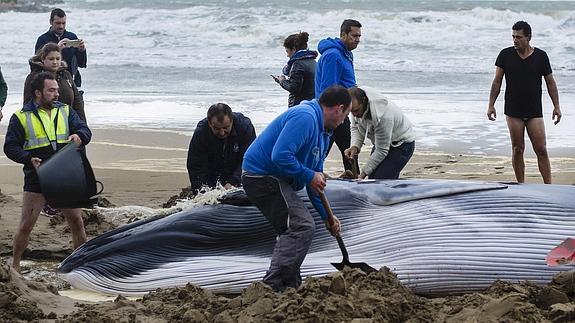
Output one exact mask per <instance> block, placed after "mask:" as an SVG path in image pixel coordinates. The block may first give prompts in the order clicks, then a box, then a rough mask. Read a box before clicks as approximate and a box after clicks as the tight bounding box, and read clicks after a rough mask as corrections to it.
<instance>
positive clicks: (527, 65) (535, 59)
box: [495, 47, 551, 118]
mask: <svg viewBox="0 0 575 323" xmlns="http://www.w3.org/2000/svg"><path fill="white" fill-rule="evenodd" d="M495 66H498V67H501V68H502V69H503V71H504V72H505V83H506V88H505V115H508V116H510V117H516V118H537V117H542V116H543V111H542V110H543V108H542V106H541V78H542V77H543V76H546V75H549V74H551V64H550V63H549V57H547V53H545V52H544V51H542V50H540V49H539V48H534V51H533V53H532V54H531V55H529V57H527V58H525V59H522V58H521V57H519V54H517V51H516V50H515V48H514V47H508V48H505V49H503V50H502V51H501V52H500V53H499V56H497V60H496V61H495Z"/></svg>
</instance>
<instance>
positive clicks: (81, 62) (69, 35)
mask: <svg viewBox="0 0 575 323" xmlns="http://www.w3.org/2000/svg"><path fill="white" fill-rule="evenodd" d="M47 43H56V44H58V46H60V48H61V49H62V59H63V60H64V61H65V62H66V64H68V71H69V72H70V74H71V75H72V77H73V78H74V83H76V86H77V87H78V88H80V87H81V86H82V77H81V76H80V72H79V71H78V68H86V64H87V62H88V56H87V54H86V46H85V45H84V41H83V40H82V39H78V36H76V34H74V33H73V32H70V31H67V30H66V13H65V12H64V10H62V9H59V8H56V9H54V10H52V12H51V13H50V29H49V30H48V31H47V32H46V33H44V34H42V35H40V37H38V40H37V41H36V46H35V47H34V52H37V51H38V49H40V48H42V46H44V45H45V44H47Z"/></svg>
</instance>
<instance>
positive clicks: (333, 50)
mask: <svg viewBox="0 0 575 323" xmlns="http://www.w3.org/2000/svg"><path fill="white" fill-rule="evenodd" d="M360 37H361V24H360V23H359V21H357V20H353V19H346V20H344V21H343V23H342V24H341V28H340V38H326V39H323V40H321V41H320V42H319V44H318V46H317V48H318V51H319V53H320V54H321V57H320V58H319V61H318V62H317V67H316V71H315V97H316V98H319V96H320V95H321V93H322V92H323V91H324V90H325V89H327V88H328V87H330V86H332V85H334V84H337V85H341V86H343V87H345V88H351V87H354V86H355V85H356V82H355V71H354V69H353V54H352V53H351V51H352V50H354V49H356V48H357V45H359V39H360ZM334 142H335V143H336V144H337V147H338V148H339V150H340V152H341V158H342V161H343V166H344V168H345V169H346V170H353V168H352V162H351V161H349V160H348V159H347V158H346V157H345V155H344V151H345V150H346V149H347V148H349V146H350V144H351V130H350V121H349V119H348V118H345V120H344V122H343V123H342V124H341V126H339V127H337V129H335V131H334V132H333V136H332V139H331V141H330V143H329V148H328V150H327V152H329V150H330V149H331V146H332V145H333V143H334ZM355 163H356V165H355V166H356V168H355V169H358V167H357V160H355Z"/></svg>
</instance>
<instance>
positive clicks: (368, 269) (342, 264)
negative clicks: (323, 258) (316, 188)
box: [319, 192, 377, 274]
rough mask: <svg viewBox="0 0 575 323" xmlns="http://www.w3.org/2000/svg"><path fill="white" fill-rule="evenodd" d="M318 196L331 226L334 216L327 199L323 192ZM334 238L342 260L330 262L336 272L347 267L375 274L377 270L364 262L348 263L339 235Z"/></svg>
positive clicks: (347, 256) (345, 249)
mask: <svg viewBox="0 0 575 323" xmlns="http://www.w3.org/2000/svg"><path fill="white" fill-rule="evenodd" d="M319 196H320V198H321V203H322V204H323V207H324V208H325V210H326V212H327V221H328V222H329V223H330V225H331V224H333V221H334V216H333V211H332V210H331V207H330V206H329V201H328V200H327V197H325V194H324V193H323V192H320V193H319ZM335 238H336V239H337V244H338V245H339V249H341V253H342V255H343V260H342V261H341V262H336V263H334V262H332V263H331V264H332V265H333V266H334V267H335V268H337V270H343V268H344V267H349V268H358V269H360V270H361V271H363V272H365V273H368V274H369V273H371V272H376V271H377V269H375V268H373V267H371V266H370V265H368V264H366V263H365V262H356V263H353V262H350V261H349V255H348V253H347V248H346V247H345V244H344V243H343V239H341V235H340V234H339V233H338V234H337V235H336V236H335Z"/></svg>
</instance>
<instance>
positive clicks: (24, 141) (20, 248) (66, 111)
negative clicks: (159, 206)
mask: <svg viewBox="0 0 575 323" xmlns="http://www.w3.org/2000/svg"><path fill="white" fill-rule="evenodd" d="M31 87H32V92H33V94H34V98H33V99H32V100H31V101H29V102H26V103H25V104H24V106H23V108H22V109H21V110H20V111H16V112H15V113H14V114H13V115H12V117H11V118H10V124H9V125H8V130H7V131H6V141H5V142H4V153H5V154H6V156H7V157H8V158H10V159H11V160H13V161H15V162H17V163H20V164H24V194H23V199H22V217H21V219H20V224H19V225H18V228H17V230H16V233H15V235H14V244H13V246H12V252H13V256H14V258H13V261H12V267H13V269H14V270H16V271H18V272H19V271H20V259H21V258H22V254H23V253H24V250H25V249H26V247H27V245H28V238H29V237H30V233H31V232H32V229H33V228H34V225H35V223H36V220H37V219H38V216H39V215H40V211H41V210H42V207H43V206H44V204H45V202H46V199H45V198H44V195H43V194H42V190H41V188H40V182H39V180H38V174H37V173H36V170H37V169H38V167H39V166H40V164H41V163H42V161H43V160H46V159H48V158H49V157H50V156H52V155H53V154H54V153H56V152H57V151H58V150H59V149H61V148H63V147H64V146H65V145H66V144H68V143H69V142H70V141H73V142H74V143H75V144H76V145H77V146H82V145H86V144H88V142H90V139H91V137H92V133H91V131H90V129H89V128H88V126H87V125H86V123H85V122H84V121H82V120H81V119H80V117H79V116H78V115H77V114H76V112H75V111H74V109H71V108H70V107H69V106H68V105H65V104H63V103H61V102H58V82H57V81H56V79H55V77H54V75H52V74H51V73H48V72H42V73H39V74H38V75H37V76H36V77H35V78H34V79H33V80H32V83H31ZM62 213H63V214H64V217H65V218H66V220H67V221H68V225H69V226H70V231H71V232H72V242H73V245H74V248H77V247H78V246H80V245H81V244H82V243H84V242H85V241H86V231H85V230H84V221H83V220H82V213H81V209H79V208H75V209H62Z"/></svg>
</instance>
